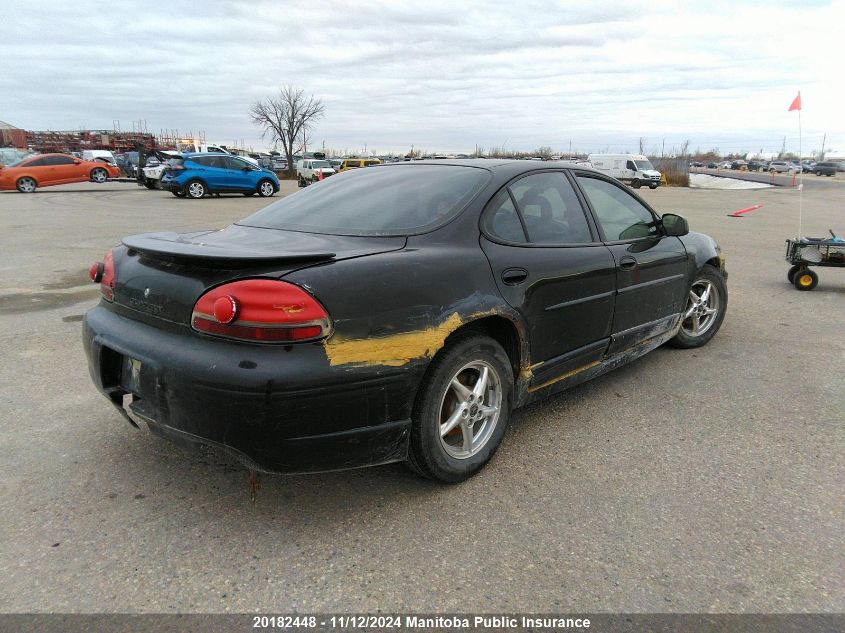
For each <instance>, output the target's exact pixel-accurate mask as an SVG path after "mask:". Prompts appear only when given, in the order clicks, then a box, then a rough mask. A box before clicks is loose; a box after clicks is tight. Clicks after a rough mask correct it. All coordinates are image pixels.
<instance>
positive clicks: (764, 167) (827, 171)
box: [690, 160, 842, 176]
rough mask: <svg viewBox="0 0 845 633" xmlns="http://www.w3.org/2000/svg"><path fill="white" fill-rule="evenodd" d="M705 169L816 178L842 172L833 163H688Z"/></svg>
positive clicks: (808, 161) (838, 166)
mask: <svg viewBox="0 0 845 633" xmlns="http://www.w3.org/2000/svg"><path fill="white" fill-rule="evenodd" d="M700 167H706V168H707V169H732V170H737V171H756V172H770V173H776V174H781V173H787V174H797V173H799V172H803V173H805V174H808V173H812V174H816V175H817V176H835V175H836V172H837V171H842V168H841V165H840V164H839V163H836V162H834V161H819V162H816V161H812V160H805V161H802V162H801V163H800V164H799V163H797V162H795V161H785V160H773V161H761V160H749V161H745V160H725V161H722V162H719V163H717V162H714V161H710V162H708V163H704V162H702V161H693V162H691V163H690V168H700Z"/></svg>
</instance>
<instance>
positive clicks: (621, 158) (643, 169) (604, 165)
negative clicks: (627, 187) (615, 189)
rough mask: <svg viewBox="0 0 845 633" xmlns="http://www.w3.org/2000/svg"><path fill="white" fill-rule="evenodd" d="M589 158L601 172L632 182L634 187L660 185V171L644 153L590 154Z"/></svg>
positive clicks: (654, 186)
mask: <svg viewBox="0 0 845 633" xmlns="http://www.w3.org/2000/svg"><path fill="white" fill-rule="evenodd" d="M587 160H589V161H590V163H591V164H592V166H593V167H594V168H596V169H598V170H599V171H600V172H602V173H605V174H607V175H608V176H612V177H614V178H616V179H617V180H621V181H622V182H629V183H631V186H632V187H633V188H634V189H639V188H640V187H641V186H642V185H647V186H648V188H649V189H657V187H658V186H659V185H660V172H659V171H657V170H656V169H655V168H654V166H653V165H652V164H651V162H650V161H649V160H648V158H646V157H645V156H643V155H642V154H590V155H589V156H588V157H587Z"/></svg>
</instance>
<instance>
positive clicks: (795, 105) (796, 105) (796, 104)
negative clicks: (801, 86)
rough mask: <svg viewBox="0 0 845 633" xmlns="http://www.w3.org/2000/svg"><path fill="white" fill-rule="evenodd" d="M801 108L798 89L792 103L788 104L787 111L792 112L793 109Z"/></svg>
mask: <svg viewBox="0 0 845 633" xmlns="http://www.w3.org/2000/svg"><path fill="white" fill-rule="evenodd" d="M800 109H801V91H800V90H799V91H798V96H797V97H795V99H794V100H793V101H792V105H791V106H789V110H787V112H792V111H793V110H800Z"/></svg>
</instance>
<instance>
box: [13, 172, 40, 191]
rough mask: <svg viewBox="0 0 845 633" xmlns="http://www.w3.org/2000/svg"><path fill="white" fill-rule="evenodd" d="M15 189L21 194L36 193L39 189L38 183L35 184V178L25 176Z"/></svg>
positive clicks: (20, 179)
mask: <svg viewBox="0 0 845 633" xmlns="http://www.w3.org/2000/svg"><path fill="white" fill-rule="evenodd" d="M15 188H16V189H17V190H18V191H20V192H21V193H35V190H36V189H37V188H38V183H37V182H35V178H30V177H29V176H24V177H23V178H18V181H17V182H16V183H15Z"/></svg>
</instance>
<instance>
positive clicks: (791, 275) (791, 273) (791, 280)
mask: <svg viewBox="0 0 845 633" xmlns="http://www.w3.org/2000/svg"><path fill="white" fill-rule="evenodd" d="M799 270H801V266H798V265H795V266H792V267H791V268H790V269H789V270H788V271H787V273H786V278H787V279H788V280H789V283H794V282H795V273H797V272H798V271H799Z"/></svg>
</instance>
